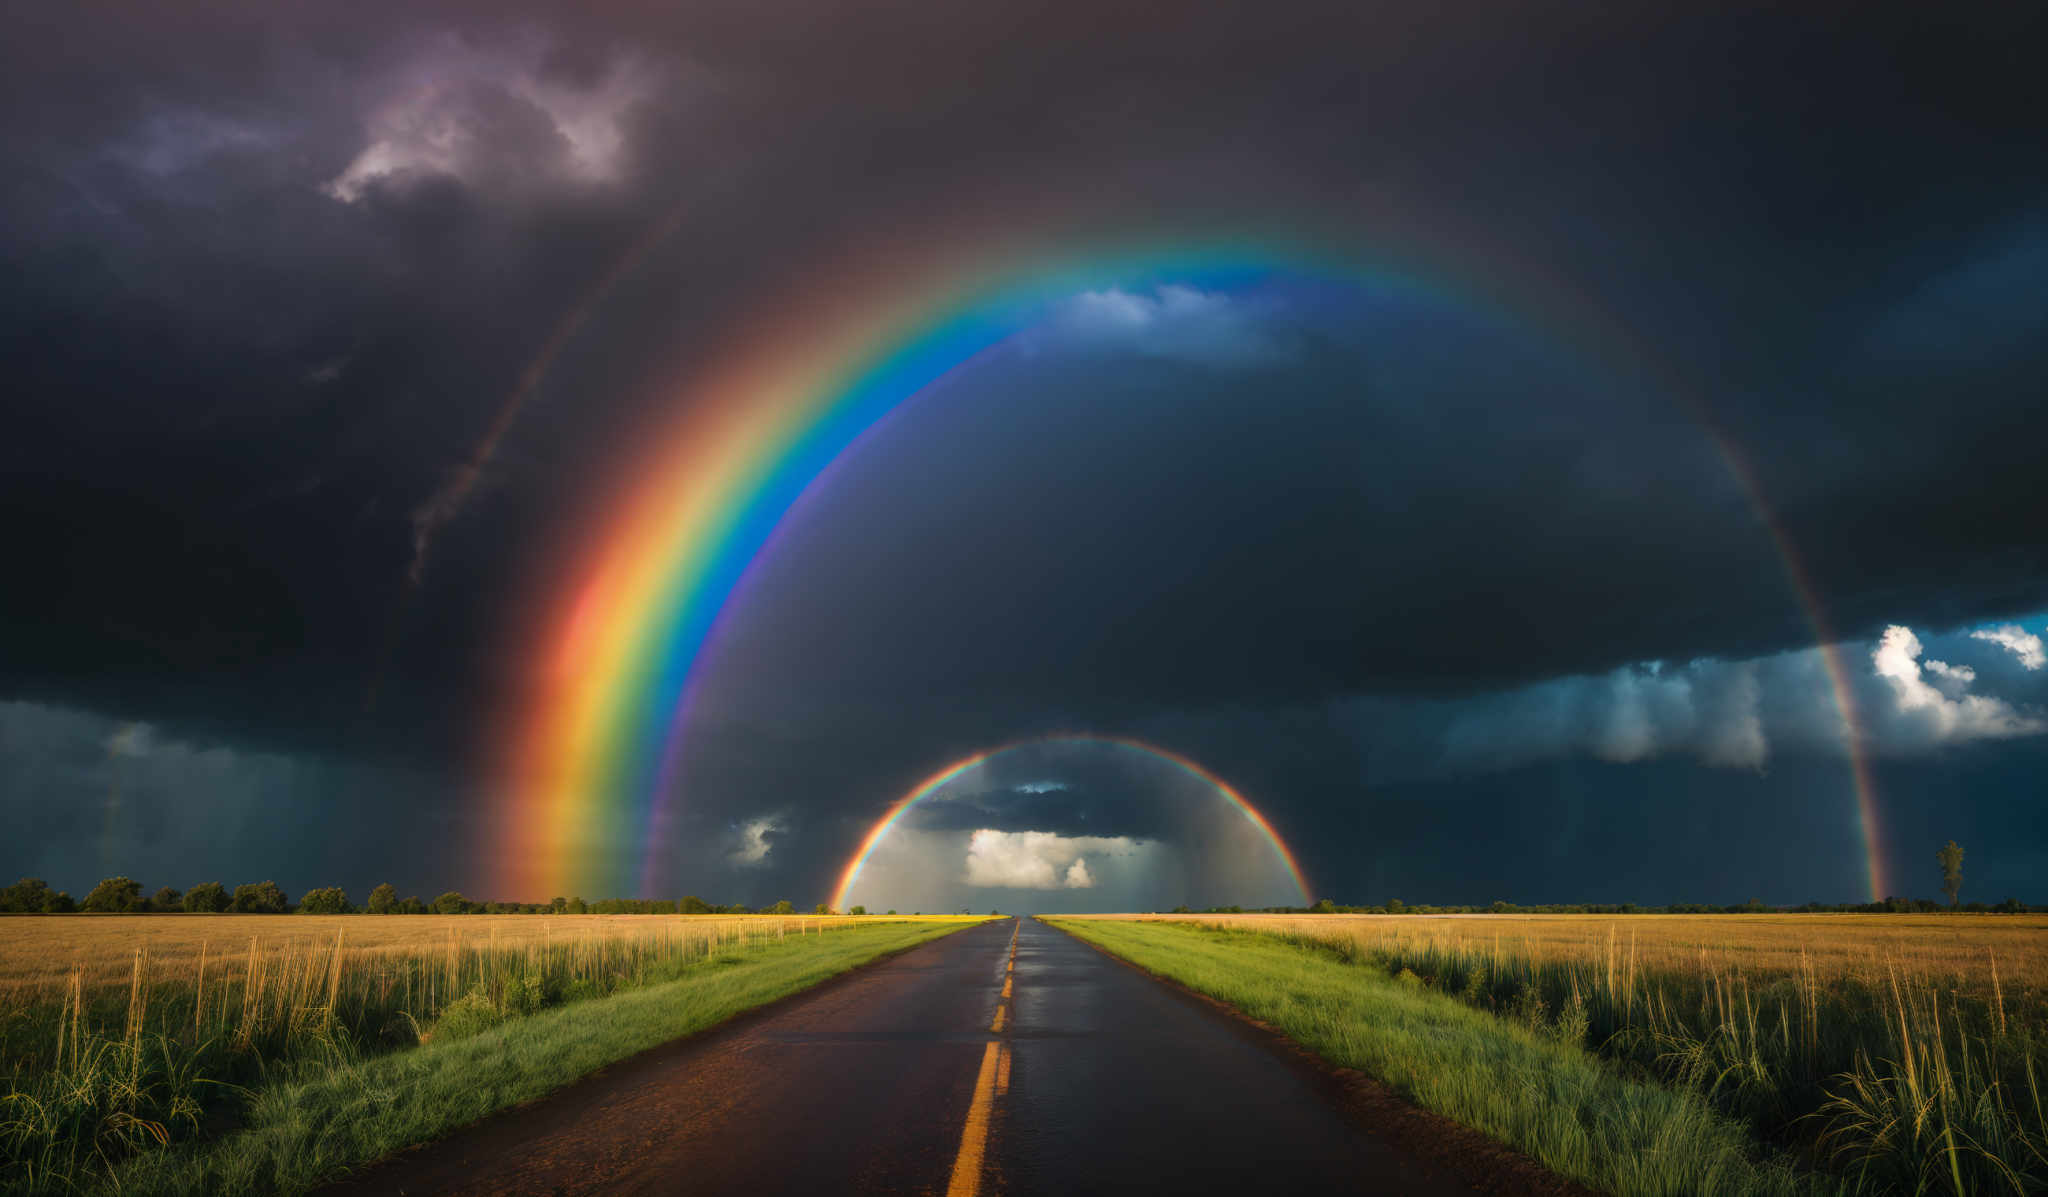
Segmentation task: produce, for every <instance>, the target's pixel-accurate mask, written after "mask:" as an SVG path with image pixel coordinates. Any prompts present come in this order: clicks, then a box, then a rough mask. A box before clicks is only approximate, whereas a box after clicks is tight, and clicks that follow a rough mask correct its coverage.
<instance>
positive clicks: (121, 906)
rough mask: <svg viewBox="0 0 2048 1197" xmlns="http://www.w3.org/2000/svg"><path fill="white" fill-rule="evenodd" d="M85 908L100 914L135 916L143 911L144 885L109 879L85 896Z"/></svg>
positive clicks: (117, 878)
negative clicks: (139, 911) (137, 912)
mask: <svg viewBox="0 0 2048 1197" xmlns="http://www.w3.org/2000/svg"><path fill="white" fill-rule="evenodd" d="M85 908H86V909H87V910H90V911H94V912H97V913H100V914H133V913H135V912H136V911H138V910H141V909H142V883H141V882H140V881H131V880H129V879H128V878H126V877H109V878H107V879H106V880H105V881H102V882H100V883H99V884H98V885H95V886H93V887H92V892H91V893H88V894H86V895H85Z"/></svg>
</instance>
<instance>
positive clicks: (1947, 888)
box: [1934, 840, 1963, 909]
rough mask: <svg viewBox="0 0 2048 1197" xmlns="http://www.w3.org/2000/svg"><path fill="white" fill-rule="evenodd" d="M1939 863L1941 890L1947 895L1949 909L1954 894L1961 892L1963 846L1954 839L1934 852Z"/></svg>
mask: <svg viewBox="0 0 2048 1197" xmlns="http://www.w3.org/2000/svg"><path fill="white" fill-rule="evenodd" d="M1934 859H1935V860H1937V861H1939V862H1940V863H1941V892H1942V893H1945V894H1947V895H1948V904H1949V906H1950V908H1951V909H1953V908H1954V906H1955V904H1956V895H1958V894H1960V893H1962V892H1963V848H1962V845H1960V844H1958V843H1956V842H1955V841H1954V840H1950V841H1949V842H1948V846H1947V847H1946V848H1943V849H1941V850H1940V851H1939V852H1936V853H1935V854H1934Z"/></svg>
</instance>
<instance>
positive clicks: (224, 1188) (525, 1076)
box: [8, 920, 973, 1195]
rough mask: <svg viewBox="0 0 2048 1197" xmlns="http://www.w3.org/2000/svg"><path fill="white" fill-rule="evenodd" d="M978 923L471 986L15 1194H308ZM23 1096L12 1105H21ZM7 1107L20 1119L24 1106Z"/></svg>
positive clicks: (840, 935) (36, 1178)
mask: <svg viewBox="0 0 2048 1197" xmlns="http://www.w3.org/2000/svg"><path fill="white" fill-rule="evenodd" d="M971 925H973V924H972V922H970V921H967V920H961V921H958V922H950V923H932V922H916V923H882V924H873V925H865V926H851V927H845V928H843V929H837V930H834V931H833V932H832V933H830V934H828V935H823V936H810V937H802V936H790V937H788V938H787V939H771V940H765V941H755V942H754V943H752V944H750V945H747V946H746V947H744V948H741V947H734V948H732V949H728V950H725V951H720V952H716V953H714V954H712V955H709V956H705V957H701V958H699V959H698V961H697V962H695V963H694V964H691V965H690V966H688V967H687V968H686V969H684V970H683V971H682V973H681V975H680V976H679V977H677V978H676V979H670V980H662V981H657V982H655V983H651V984H647V985H644V986H642V987H639V988H628V989H624V990H623V991H621V992H617V993H615V994H613V995H611V996H608V997H595V998H590V999H586V1000H570V1001H568V1002H567V1003H566V1004H560V1005H553V1006H547V1007H543V1008H538V1009H537V1010H535V1012H532V1013H522V1012H521V1010H520V1008H519V1006H518V1002H517V994H516V993H514V994H510V995H507V994H502V993H501V994H500V995H499V996H498V997H496V998H487V997H486V996H485V995H484V993H483V991H482V990H480V989H479V990H477V991H474V993H473V995H465V997H466V998H467V997H470V996H474V998H475V1000H472V1001H457V1002H454V1003H450V1005H449V1006H448V1008H447V1009H446V1010H445V1011H444V1013H443V1015H442V1017H441V1019H440V1020H439V1021H437V1022H436V1023H435V1025H434V1029H433V1032H432V1033H431V1034H430V1035H429V1036H428V1040H427V1042H424V1043H422V1044H420V1046H418V1047H410V1048H404V1049H401V1050H397V1051H385V1052H382V1053H381V1054H371V1053H370V1052H369V1051H366V1050H364V1049H362V1048H360V1047H356V1046H352V1045H351V1044H350V1043H348V1042H347V1041H345V1040H338V1041H336V1042H335V1043H334V1044H333V1046H332V1050H331V1051H330V1052H329V1053H328V1054H327V1056H326V1058H324V1059H321V1058H317V1057H315V1056H314V1055H311V1054H308V1055H306V1056H304V1057H303V1058H302V1059H300V1060H299V1061H298V1062H297V1063H296V1065H295V1066H293V1067H291V1068H289V1069H280V1070H278V1072H277V1073H275V1074H273V1075H272V1076H271V1077H269V1078H268V1080H267V1082H266V1083H265V1084H263V1085H262V1086H261V1087H260V1088H255V1089H252V1090H249V1091H247V1092H246V1102H245V1103H244V1104H243V1106H242V1109H241V1111H240V1117H239V1120H238V1123H237V1129H236V1130H234V1131H232V1132H231V1133H227V1134H224V1135H220V1136H218V1137H212V1138H200V1139H197V1140H195V1141H191V1142H184V1143H173V1144H171V1145H170V1146H168V1147H160V1148H156V1149H154V1150H151V1149H146V1147H145V1149H143V1150H132V1151H128V1152H125V1153H124V1154H123V1155H122V1156H121V1157H120V1158H117V1159H115V1160H113V1161H112V1162H111V1165H110V1166H104V1165H103V1166H102V1167H97V1168H89V1169H79V1170H76V1171H63V1172H56V1171H45V1172H43V1173H42V1174H40V1175H30V1176H25V1177H24V1176H17V1177H16V1179H15V1181H14V1182H13V1183H10V1185H9V1186H8V1187H9V1189H10V1190H15V1189H17V1187H18V1189H19V1191H23V1192H113V1191H118V1192H122V1193H141V1194H147V1193H165V1194H171V1193H198V1192H204V1193H211V1194H223V1195H230V1194H246V1193H297V1192H303V1191H305V1190H307V1189H309V1188H312V1187H314V1186H315V1185H317V1184H319V1183H322V1182H324V1181H328V1180H333V1179H336V1178H338V1177H340V1176H343V1175H345V1174H346V1173H347V1172H348V1171H349V1170H350V1169H351V1168H353V1167H355V1166H358V1165H361V1164H365V1163H369V1162H371V1161H374V1160H377V1159H381V1158H383V1157H384V1156H387V1155H390V1154H392V1153H393V1152H396V1151H399V1150H401V1149H403V1148H405V1147H409V1146H412V1145H414V1144H417V1143H423V1142H427V1141H430V1140H432V1139H434V1138H437V1137H439V1136H441V1135H444V1134H446V1133H448V1132H449V1131H451V1130H454V1129H456V1128H458V1127H460V1126H463V1125H465V1124H467V1123H470V1122H474V1121H476V1120H477V1119H479V1118H482V1117H484V1116H486V1115H488V1114H491V1113H494V1112H496V1111H498V1110H502V1109H505V1108H507V1107H510V1106H513V1105H517V1104H519V1103H521V1102H525V1101H530V1100H532V1099H534V1098H537V1097H541V1096H543V1095H545V1094H547V1093H549V1092H551V1091H552V1090H555V1089H557V1088H560V1087H561V1086H563V1085H565V1084H568V1083H569V1082H571V1081H573V1080H575V1079H577V1078H578V1077H581V1076H584V1075H586V1074H587V1073H589V1072H591V1071H593V1070H595V1069H597V1068H600V1067H602V1066H604V1065H606V1064H610V1063H613V1062H615V1061H618V1060H621V1059H624V1058H626V1057H628V1056H631V1055H633V1054H635V1053H637V1052H640V1051H644V1050H646V1049H648V1048H650V1047H654V1046H656V1045H659V1044H661V1043H665V1042H667V1041H669V1040H672V1039H676V1038H679V1037H681V1036H684V1035H689V1034H692V1033H694V1032H697V1031H701V1030H704V1029H705V1028H708V1027H711V1026H715V1025H716V1024H718V1023H720V1022H722V1021H724V1020H726V1019H728V1018H730V1017H732V1016H733V1015H735V1014H738V1013H740V1012H742V1011H745V1010H748V1009H750V1008H752V1007H755V1006H758V1005H761V1004H762V1003H764V1002H769V1001H773V1000H774V999H776V998H779V997H783V996H785V995H788V994H791V993H795V992H797V991H799V990H802V989H805V988H807V987H809V986H812V985H815V984H817V983H818V982H820V981H823V980H825V979H827V978H829V977H832V976H835V975H837V974H839V973H843V972H845V971H847V970H848V969H851V968H854V967H856V966H857V965H860V964H863V963H866V962H868V961H871V960H874V959H876V958H878V957H881V956H885V955H889V954H892V953H895V952H900V951H904V950H906V949H908V948H911V947H914V946H916V945H918V944H921V943H924V942H927V941H928V940H931V939H934V938H937V937H939V936H941V935H945V934H947V933H949V932H952V931H955V930H959V929H960V928H962V927H966V926H971ZM514 988H515V989H516V986H515V987H514ZM139 1046H140V1047H141V1049H142V1050H143V1051H145V1052H146V1051H147V1050H148V1047H147V1045H146V1044H142V1045H139ZM201 1083H203V1082H201ZM20 1096H22V1095H21V1094H19V1093H17V1094H14V1095H10V1097H9V1101H10V1102H11V1103H14V1105H15V1106H17V1107H18V1106H19V1105H20V1102H19V1101H18V1100H17V1098H19V1097H20ZM10 1112H11V1113H12V1114H13V1115H14V1116H16V1117H17V1118H18V1117H20V1116H23V1115H24V1114H25V1113H26V1111H25V1110H23V1109H20V1108H15V1109H12V1110H11V1111H10Z"/></svg>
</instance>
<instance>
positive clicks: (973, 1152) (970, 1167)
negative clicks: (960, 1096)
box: [946, 1043, 998, 1197]
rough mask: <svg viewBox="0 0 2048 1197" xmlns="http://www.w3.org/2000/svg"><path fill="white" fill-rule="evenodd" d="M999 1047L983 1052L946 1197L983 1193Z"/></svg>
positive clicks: (961, 1130)
mask: <svg viewBox="0 0 2048 1197" xmlns="http://www.w3.org/2000/svg"><path fill="white" fill-rule="evenodd" d="M997 1055H998V1052H997V1050H996V1045H995V1044H993V1043H991V1044H989V1045H988V1046H987V1047H985V1048H983V1049H982V1053H981V1072H980V1073H978V1074H977V1075H976V1076H975V1078H974V1100H973V1102H971V1103H970V1104H969V1105H968V1107H967V1125H966V1126H964V1127H962V1128H961V1129H960V1154H958V1155H956V1156H954V1157H953V1179H952V1181H951V1182H950V1183H948V1184H947V1185H946V1197H974V1195H975V1193H977V1192H979V1191H980V1189H981V1155H982V1152H983V1151H984V1150H986V1149H987V1147H988V1121H989V1113H990V1111H991V1110H992V1109H993V1108H994V1106H995V1104H996V1056H997Z"/></svg>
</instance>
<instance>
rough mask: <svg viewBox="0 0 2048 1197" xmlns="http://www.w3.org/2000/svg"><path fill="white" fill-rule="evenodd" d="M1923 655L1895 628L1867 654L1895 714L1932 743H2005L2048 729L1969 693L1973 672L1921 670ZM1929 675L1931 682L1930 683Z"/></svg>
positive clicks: (1939, 665)
mask: <svg viewBox="0 0 2048 1197" xmlns="http://www.w3.org/2000/svg"><path fill="white" fill-rule="evenodd" d="M1921 651H1922V650H1921V646H1920V638H1919V637H1918V636H1915V635H1914V634H1913V631H1912V629H1911V628H1907V627H1904V626H1902V625H1900V624H1893V625H1891V626H1890V627H1888V628H1886V629H1885V630H1884V636H1883V638H1882V639H1880V640H1879V641H1878V643H1877V647H1876V648H1875V649H1873V650H1872V651H1871V654H1870V662H1871V664H1872V665H1873V666H1875V667H1876V669H1877V674H1878V676H1879V677H1881V678H1883V679H1884V680H1885V682H1886V683H1887V684H1888V685H1889V686H1890V687H1891V691H1892V695H1893V697H1894V699H1895V700H1896V701H1897V704H1898V709H1897V712H1896V713H1897V714H1898V715H1899V716H1902V717H1903V718H1905V719H1906V720H1908V721H1911V722H1913V723H1916V724H1918V725H1919V726H1920V728H1921V729H1922V730H1923V731H1924V732H1925V733H1926V734H1927V735H1928V736H1929V737H1930V738H1931V739H1933V740H1934V741H1935V742H1937V743H1955V742H1961V741H1967V740H1986V739H2004V738H2007V737H2011V736H2031V735H2036V734H2039V733H2040V732H2042V731H2044V730H2048V723H2044V722H2043V721H2042V720H2041V719H2040V718H2039V717H2037V716H2032V715H2024V714H2021V713H2020V712H2019V711H2018V710H2016V709H2015V708H2014V707H2013V706H2012V704H2011V703H2008V702H2005V701H2004V700H2002V699H1997V698H1991V697H1989V696H1987V695H1983V694H1971V693H1968V686H1969V684H1970V682H1972V681H1975V680H1976V676H1977V675H1976V672H1975V671H1974V670H1971V669H1968V668H1959V667H1956V666H1952V665H1949V664H1947V663H1946V662H1942V661H1928V662H1926V663H1925V666H1924V667H1923V665H1922V663H1921V661H1920V654H1921ZM1923 669H1924V672H1923ZM1929 675H1932V676H1933V677H1934V678H1935V681H1929V680H1928V677H1929ZM1937 683H1939V684H1937Z"/></svg>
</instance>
